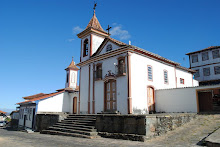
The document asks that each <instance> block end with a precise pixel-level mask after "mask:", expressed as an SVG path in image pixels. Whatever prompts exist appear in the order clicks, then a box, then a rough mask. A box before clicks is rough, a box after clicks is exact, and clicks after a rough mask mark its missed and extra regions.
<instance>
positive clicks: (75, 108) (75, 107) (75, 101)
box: [73, 97, 77, 114]
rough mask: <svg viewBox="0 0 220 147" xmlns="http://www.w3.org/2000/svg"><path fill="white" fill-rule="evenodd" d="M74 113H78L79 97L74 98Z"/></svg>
mask: <svg viewBox="0 0 220 147" xmlns="http://www.w3.org/2000/svg"><path fill="white" fill-rule="evenodd" d="M73 113H74V114H76V113H77V97H74V98H73Z"/></svg>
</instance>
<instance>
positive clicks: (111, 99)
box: [104, 80, 117, 112]
mask: <svg viewBox="0 0 220 147" xmlns="http://www.w3.org/2000/svg"><path fill="white" fill-rule="evenodd" d="M104 102H105V103H104V110H105V111H106V112H115V111H116V110H117V102H116V81H115V80H109V81H108V82H106V83H105V98H104Z"/></svg>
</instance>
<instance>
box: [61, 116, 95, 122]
mask: <svg viewBox="0 0 220 147" xmlns="http://www.w3.org/2000/svg"><path fill="white" fill-rule="evenodd" d="M65 120H92V121H96V118H76V117H67V118H66V119H65Z"/></svg>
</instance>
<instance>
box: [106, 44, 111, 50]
mask: <svg viewBox="0 0 220 147" xmlns="http://www.w3.org/2000/svg"><path fill="white" fill-rule="evenodd" d="M110 46H111V49H110V50H108V47H110ZM111 50H112V45H111V44H108V45H107V46H106V52H109V51H111Z"/></svg>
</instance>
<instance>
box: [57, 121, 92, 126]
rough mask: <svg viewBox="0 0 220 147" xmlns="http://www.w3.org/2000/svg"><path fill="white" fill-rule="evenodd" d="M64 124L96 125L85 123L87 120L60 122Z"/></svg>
mask: <svg viewBox="0 0 220 147" xmlns="http://www.w3.org/2000/svg"><path fill="white" fill-rule="evenodd" d="M60 123H62V124H71V125H76V124H79V125H87V126H94V125H95V123H85V122H75V123H74V122H66V121H62V122H60Z"/></svg>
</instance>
